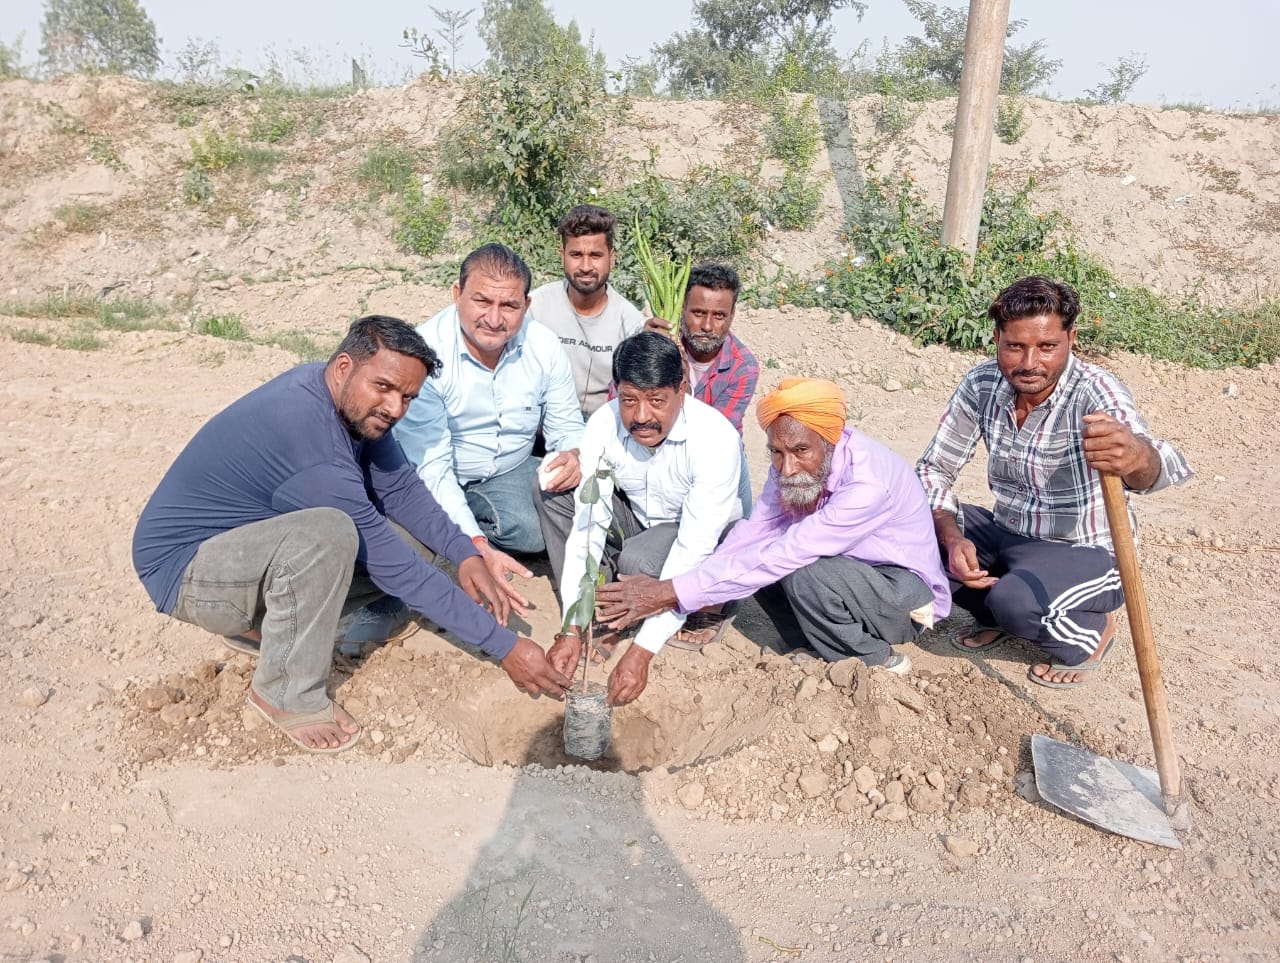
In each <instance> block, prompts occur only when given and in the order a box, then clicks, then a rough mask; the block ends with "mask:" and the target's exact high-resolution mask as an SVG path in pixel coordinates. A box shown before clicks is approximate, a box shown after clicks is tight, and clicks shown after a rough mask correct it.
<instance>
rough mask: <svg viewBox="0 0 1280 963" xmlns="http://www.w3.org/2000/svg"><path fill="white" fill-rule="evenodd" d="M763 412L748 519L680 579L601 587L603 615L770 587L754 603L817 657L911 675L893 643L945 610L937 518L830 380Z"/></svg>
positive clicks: (774, 396)
mask: <svg viewBox="0 0 1280 963" xmlns="http://www.w3.org/2000/svg"><path fill="white" fill-rule="evenodd" d="M757 417H759V419H760V424H761V426H762V427H763V428H764V429H765V432H766V435H767V437H768V445H769V454H770V456H771V458H772V461H773V468H772V470H771V471H770V472H769V477H768V479H767V480H766V481H765V485H764V491H763V492H762V493H761V495H760V501H759V502H758V503H757V504H756V507H755V510H754V511H753V512H752V513H751V517H750V518H748V519H745V520H744V521H741V522H739V523H738V524H737V525H735V526H734V527H733V529H732V531H730V533H729V535H728V536H727V537H726V538H725V540H724V541H723V542H722V543H721V544H720V547H719V548H717V549H716V551H715V552H714V553H713V554H712V555H711V556H710V557H709V558H707V559H706V560H704V561H703V563H702V564H701V565H699V566H698V567H697V568H695V569H694V570H692V571H690V572H687V573H685V574H684V575H679V576H676V577H675V578H673V579H666V580H663V581H658V580H656V579H652V578H648V577H646V576H631V577H626V576H623V577H622V579H621V580H620V581H618V582H613V583H610V584H608V585H602V586H601V587H600V588H599V589H598V590H597V592H596V599H597V601H598V602H599V604H600V618H601V620H602V621H604V622H606V623H608V624H610V625H612V626H614V627H618V628H621V627H624V626H627V625H630V624H631V623H632V622H635V621H637V620H639V619H643V618H646V617H648V616H650V615H652V614H654V613H655V612H660V611H663V610H665V609H675V610H676V611H679V612H694V611H697V610H700V609H705V608H707V607H708V606H715V605H719V604H722V603H724V602H728V601H731V600H733V599H741V598H745V597H746V596H748V595H751V594H752V593H753V592H756V591H758V590H761V589H769V588H771V587H776V588H774V591H773V592H772V593H762V594H763V595H764V596H765V597H764V598H761V602H762V604H765V606H766V609H768V610H772V611H771V612H770V614H771V615H774V617H775V621H778V622H780V623H781V624H783V625H787V624H791V625H793V626H794V628H795V629H798V631H799V633H801V635H802V637H803V642H804V643H805V644H807V645H808V646H809V647H810V648H812V649H813V650H814V651H815V652H816V653H817V654H818V655H819V656H821V657H822V658H824V659H826V660H827V661H829V662H835V661H838V660H840V659H847V658H855V657H856V658H859V659H861V660H862V661H863V662H865V663H867V664H868V665H872V666H882V667H884V668H886V669H888V670H889V671H890V672H895V673H898V674H902V673H905V672H907V671H909V670H910V668H911V661H910V659H908V658H907V656H905V655H903V654H901V653H896V652H894V651H893V650H892V648H891V647H892V646H894V645H900V644H902V643H905V642H909V641H911V640H913V639H915V638H916V636H917V635H919V634H920V632H921V631H922V630H923V629H924V628H926V627H928V626H931V625H933V623H934V622H935V621H936V620H937V619H941V618H944V617H945V616H946V615H947V614H948V613H949V612H950V611H951V593H950V590H949V588H948V585H947V579H946V576H945V575H944V574H943V571H942V564H941V560H940V559H939V557H938V552H937V549H936V547H935V544H936V543H935V540H934V534H933V517H932V515H931V514H930V512H929V503H928V501H927V500H926V499H925V495H924V490H923V488H921V486H920V482H919V480H918V479H917V478H916V476H915V473H914V472H913V471H912V469H911V466H910V465H909V464H908V463H907V462H906V460H905V459H903V458H901V457H899V456H898V455H896V454H894V453H893V452H892V451H890V450H889V449H888V448H886V447H884V446H883V445H881V444H880V443H878V442H876V441H873V440H871V439H870V438H868V437H866V436H865V435H863V434H861V433H860V432H858V431H856V430H854V429H853V428H848V427H846V426H845V402H844V396H843V395H842V394H841V392H840V389H839V388H838V387H837V386H836V385H834V384H833V383H832V382H830V381H820V380H817V379H807V378H785V379H783V381H782V383H781V385H780V386H779V387H778V389H777V390H776V391H774V392H771V393H770V394H769V395H767V396H766V397H764V398H762V399H761V400H760V403H759V405H758V406H757ZM769 594H772V595H773V598H768V595H769ZM784 601H785V603H786V609H789V610H790V611H786V609H783V607H782V603H783V602H784ZM775 613H777V614H775ZM785 634H786V633H785V630H784V635H785Z"/></svg>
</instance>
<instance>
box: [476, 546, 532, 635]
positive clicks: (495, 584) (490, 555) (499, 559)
mask: <svg viewBox="0 0 1280 963" xmlns="http://www.w3.org/2000/svg"><path fill="white" fill-rule="evenodd" d="M476 550H477V551H478V552H479V553H480V555H479V556H478V557H477V558H469V559H467V561H466V562H463V563H462V565H467V564H468V563H469V562H474V561H477V560H479V562H480V567H481V568H482V569H483V570H484V573H485V577H486V578H487V582H485V588H484V591H483V592H482V596H483V597H481V596H477V595H476V594H475V593H473V592H472V591H471V589H470V588H468V587H467V585H468V583H467V582H464V581H463V574H462V565H459V566H458V584H459V585H460V586H462V590H463V591H464V592H466V593H467V594H468V595H470V596H471V597H472V598H473V599H475V600H476V601H477V602H479V603H480V604H481V605H484V604H485V603H492V604H491V606H490V607H491V608H492V609H493V617H494V618H495V619H497V620H498V622H499V623H500V624H502V625H506V624H507V619H508V618H509V617H510V615H511V610H512V609H515V611H516V614H517V615H521V616H527V615H528V612H529V600H528V599H527V598H525V597H524V596H523V595H521V594H520V593H519V592H518V591H517V590H516V588H515V586H514V585H512V584H511V576H513V575H519V576H520V577H521V578H533V573H532V572H530V571H529V570H528V569H527V568H525V567H524V566H523V565H521V564H520V563H519V562H517V561H516V560H515V559H514V558H512V557H511V556H510V555H508V554H507V553H506V552H503V551H499V550H498V549H496V548H494V547H493V546H492V545H490V544H489V543H488V542H487V541H481V542H480V543H479V544H478V545H476ZM473 568H474V567H473ZM467 577H468V578H469V579H470V578H471V575H470V573H468V576H467Z"/></svg>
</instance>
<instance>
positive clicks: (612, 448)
mask: <svg viewBox="0 0 1280 963" xmlns="http://www.w3.org/2000/svg"><path fill="white" fill-rule="evenodd" d="M613 380H614V384H616V385H617V397H616V398H614V399H613V400H612V401H610V402H609V403H608V404H606V405H604V406H603V407H601V408H598V409H597V410H596V412H595V414H593V415H592V416H591V418H590V419H589V420H588V421H587V427H586V431H585V432H584V433H583V436H582V449H581V464H582V470H583V474H584V475H585V476H586V477H585V478H584V480H583V481H582V482H581V483H580V484H579V486H578V489H577V493H576V497H575V498H574V499H573V502H572V504H571V505H566V502H565V501H564V499H560V498H556V497H545V496H543V497H538V498H537V505H538V512H539V519H540V521H541V523H542V532H543V537H544V539H545V541H546V544H547V554H548V555H549V557H550V559H551V565H552V570H553V571H554V572H555V574H556V576H557V577H558V579H559V585H560V597H561V600H562V604H563V608H564V631H563V632H562V633H561V634H560V635H557V636H556V641H555V644H554V645H553V646H552V647H551V651H550V652H548V653H547V659H548V661H549V662H550V663H551V665H552V666H553V667H554V668H555V669H556V670H557V671H559V672H561V673H563V674H565V675H572V673H573V670H574V667H575V666H576V665H577V664H578V659H579V657H580V656H581V655H582V644H583V632H584V630H585V629H586V627H587V624H588V623H589V622H590V620H591V614H590V612H589V611H587V612H582V611H580V610H579V606H578V604H577V602H578V599H579V597H580V594H581V591H582V588H581V587H582V583H583V580H584V575H586V573H588V572H589V571H595V570H596V569H597V566H598V570H599V571H602V572H604V573H605V574H606V577H613V576H614V575H615V574H621V575H622V576H623V577H625V576H627V575H636V574H643V575H648V576H652V577H654V578H671V577H672V576H675V575H679V574H682V573H684V572H689V571H692V570H693V569H695V568H697V567H698V565H700V564H701V563H702V562H703V561H704V560H705V559H706V558H707V557H708V556H709V555H710V554H711V553H712V551H713V550H714V549H715V547H716V544H717V543H718V542H719V541H720V538H721V536H722V535H723V534H724V532H725V529H726V528H728V527H729V526H730V525H732V524H733V523H734V522H735V521H737V520H738V519H740V518H742V516H743V513H744V512H745V511H746V509H747V508H748V507H749V506H750V499H751V491H750V488H749V486H748V481H747V474H746V472H745V471H744V469H743V458H742V441H741V439H740V438H739V436H738V432H737V431H736V430H735V429H734V427H733V425H732V424H730V423H729V420H728V419H727V418H725V417H724V415H722V414H720V412H718V411H716V410H715V409H714V408H712V407H710V406H709V405H706V404H703V403H702V402H701V401H698V400H697V399H696V398H693V397H691V396H689V395H687V394H686V393H685V391H684V371H683V366H682V363H681V358H680V349H679V348H678V347H677V346H676V344H675V343H674V342H673V341H672V340H671V339H670V338H668V337H666V336H664V335H661V334H658V333H657V332H654V331H643V332H641V333H640V334H637V335H633V336H632V337H630V338H627V339H626V340H625V341H623V342H621V343H620V344H619V345H618V346H617V348H615V349H614V355H613ZM588 558H590V559H591V560H592V561H591V563H590V567H589V563H588ZM587 581H588V583H592V584H593V583H594V580H593V579H591V577H590V576H587ZM719 618H720V619H721V620H723V618H724V616H720V617H719ZM721 624H723V621H722V622H721ZM684 625H685V616H684V614H683V613H680V612H661V613H657V614H654V615H653V617H652V618H648V619H646V620H645V622H644V624H643V625H642V626H640V629H639V632H638V633H637V634H636V638H635V642H634V644H633V645H631V647H630V648H628V649H627V651H626V652H625V653H624V654H623V656H622V658H621V659H619V660H618V664H617V666H615V667H614V669H613V671H612V672H611V673H610V675H609V701H610V702H611V703H612V704H614V705H623V704H625V703H628V702H631V701H632V700H633V699H635V698H636V697H637V696H638V695H640V693H641V692H643V691H644V687H645V685H646V684H647V682H648V677H649V662H650V660H651V659H652V658H653V656H654V655H655V654H657V652H658V651H659V650H661V649H662V647H663V646H664V645H666V644H668V642H670V644H672V645H675V646H677V647H682V648H700V647H701V645H700V643H702V642H704V641H705V639H704V638H702V636H701V635H700V634H698V633H699V632H707V631H710V632H712V634H714V631H715V630H714V629H711V630H708V629H702V630H697V631H694V630H689V631H687V632H686V631H685V629H684Z"/></svg>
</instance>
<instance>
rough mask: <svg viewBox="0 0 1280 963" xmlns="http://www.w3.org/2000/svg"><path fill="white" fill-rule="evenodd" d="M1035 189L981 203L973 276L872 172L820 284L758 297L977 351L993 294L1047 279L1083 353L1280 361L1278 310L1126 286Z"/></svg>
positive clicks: (913, 199) (815, 279)
mask: <svg viewBox="0 0 1280 963" xmlns="http://www.w3.org/2000/svg"><path fill="white" fill-rule="evenodd" d="M1033 186H1034V185H1033V184H1032V183H1028V184H1027V186H1026V187H1024V188H1023V190H1021V191H1019V192H1017V193H1015V194H1012V195H1002V194H994V193H992V194H988V195H987V197H986V198H985V200H984V204H983V214H982V226H981V229H980V231H979V235H978V250H977V253H976V255H975V257H974V260H973V267H972V270H971V271H969V270H966V258H965V255H964V253H963V252H961V251H959V250H956V249H954V248H948V247H943V246H942V245H941V243H940V241H939V237H940V236H941V218H940V216H939V215H938V213H937V212H936V211H935V210H933V209H932V208H930V207H929V206H928V205H927V204H925V202H924V200H923V198H922V196H921V193H920V191H919V190H918V189H917V187H916V185H915V184H914V183H913V182H912V180H911V178H910V175H906V176H904V177H902V178H900V179H898V180H897V181H891V180H889V179H888V178H882V177H880V176H878V175H876V174H875V172H874V171H871V172H869V173H868V176H867V178H866V181H865V185H864V188H863V192H862V194H861V195H860V196H859V197H858V198H856V199H855V203H854V205H853V212H854V213H853V215H852V216H851V218H850V221H849V224H848V225H847V227H846V230H845V233H844V235H843V238H842V240H843V242H844V244H845V249H844V250H842V251H841V252H840V253H839V254H838V255H837V256H836V257H834V258H832V259H830V260H829V261H827V263H826V264H825V265H824V266H823V268H822V270H821V272H820V274H819V275H817V276H809V277H806V276H799V275H783V276H782V277H780V278H778V280H777V281H776V283H775V284H774V285H773V287H772V289H768V290H769V291H770V293H769V294H768V295H767V296H765V295H762V296H761V297H762V300H765V301H768V302H772V303H782V302H789V303H793V304H797V305H800V306H817V307H824V308H828V309H831V310H835V311H847V312H849V313H850V314H852V315H853V316H855V317H873V318H877V319H879V320H881V321H883V322H885V323H886V324H888V325H889V326H891V327H893V328H895V329H896V330H898V331H901V332H903V333H905V334H908V335H910V336H911V337H912V338H914V339H916V340H917V341H919V342H921V343H925V344H930V343H940V344H947V345H951V346H952V347H957V348H964V349H974V348H982V347H985V346H986V345H987V344H988V343H989V342H990V340H991V335H992V331H991V322H990V321H989V320H988V319H987V316H986V311H987V307H988V306H989V305H990V303H991V301H992V300H993V299H994V298H995V296H996V294H997V293H999V291H1000V290H1001V289H1002V288H1004V287H1005V286H1006V285H1008V284H1010V283H1011V282H1012V281H1014V280H1016V279H1017V278H1019V277H1025V276H1027V275H1030V274H1044V275H1047V276H1049V277H1052V278H1055V279H1057V280H1060V281H1065V282H1066V283H1068V284H1070V285H1071V286H1072V287H1074V288H1075V289H1076V290H1077V291H1078V292H1079V294H1080V301H1081V304H1082V305H1083V310H1082V314H1081V317H1080V319H1079V320H1078V321H1077V326H1078V328H1079V331H1080V335H1079V337H1080V343H1081V346H1082V347H1085V348H1092V349H1094V350H1098V351H1103V352H1105V351H1111V350H1119V349H1124V350H1129V351H1137V352H1142V353H1145V354H1149V355H1151V356H1153V357H1157V358H1164V359H1168V360H1171V361H1179V362H1184V363H1187V364H1192V365H1197V366H1201V367H1221V366H1225V365H1232V364H1244V365H1253V364H1258V363H1262V362H1269V361H1272V360H1274V359H1275V358H1276V357H1278V356H1280V302H1276V301H1271V302H1267V303H1264V304H1262V305H1259V306H1258V307H1256V308H1252V309H1247V310H1240V309H1228V308H1215V307H1209V306H1207V305H1205V304H1204V303H1202V302H1201V300H1200V299H1198V298H1196V297H1188V298H1184V299H1183V300H1181V301H1171V300H1170V299H1167V298H1164V297H1161V296H1159V295H1157V294H1155V293H1153V292H1151V291H1149V290H1147V289H1146V288H1142V287H1136V286H1131V285H1126V284H1123V283H1121V282H1120V281H1119V280H1117V279H1116V277H1115V276H1114V275H1113V274H1112V273H1111V272H1110V271H1108V270H1107V269H1106V268H1105V267H1104V266H1103V265H1102V264H1101V263H1100V262H1099V261H1098V260H1097V259H1096V258H1094V257H1092V256H1090V255H1087V254H1085V253H1083V252H1081V251H1080V250H1079V249H1077V248H1076V246H1075V245H1074V243H1073V242H1072V241H1071V240H1070V239H1069V238H1067V237H1064V236H1062V235H1063V233H1064V232H1063V230H1062V226H1061V219H1060V217H1059V216H1058V215H1056V214H1036V213H1034V212H1032V211H1031V209H1030V206H1029V203H1028V198H1029V195H1030V192H1031V189H1032V187H1033Z"/></svg>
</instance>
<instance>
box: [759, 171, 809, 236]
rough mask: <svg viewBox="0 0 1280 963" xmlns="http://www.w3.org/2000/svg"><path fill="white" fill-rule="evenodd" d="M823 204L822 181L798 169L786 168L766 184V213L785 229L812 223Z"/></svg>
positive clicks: (806, 225) (803, 228)
mask: <svg viewBox="0 0 1280 963" xmlns="http://www.w3.org/2000/svg"><path fill="white" fill-rule="evenodd" d="M821 207H822V182H821V181H819V180H818V179H817V178H815V177H808V176H807V175H805V174H803V173H801V172H800V171H787V172H786V173H785V174H783V175H782V178H781V179H780V180H778V181H775V182H774V183H772V184H771V185H770V186H769V191H768V202H767V207H766V215H765V216H766V217H767V218H768V220H769V222H770V223H771V224H773V225H775V226H776V227H780V228H782V229H783V230H784V231H803V230H807V229H808V228H810V227H812V226H813V224H814V222H815V221H816V220H817V218H818V210H819V209H820V208H821Z"/></svg>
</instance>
